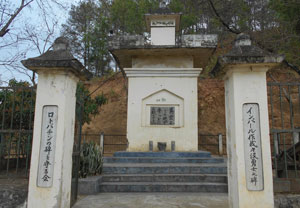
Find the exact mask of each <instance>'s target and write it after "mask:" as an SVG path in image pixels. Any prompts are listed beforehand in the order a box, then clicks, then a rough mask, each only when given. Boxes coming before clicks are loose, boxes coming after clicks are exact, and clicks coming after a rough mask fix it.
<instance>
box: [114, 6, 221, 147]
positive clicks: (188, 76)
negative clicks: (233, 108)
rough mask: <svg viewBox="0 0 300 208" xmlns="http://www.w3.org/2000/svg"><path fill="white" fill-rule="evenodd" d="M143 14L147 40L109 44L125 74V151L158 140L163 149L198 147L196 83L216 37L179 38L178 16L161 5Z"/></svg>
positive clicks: (129, 38) (155, 143)
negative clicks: (126, 87) (126, 89)
mask: <svg viewBox="0 0 300 208" xmlns="http://www.w3.org/2000/svg"><path fill="white" fill-rule="evenodd" d="M166 4H167V2H166ZM145 17H146V24H147V29H148V32H150V35H151V41H150V42H147V41H145V40H144V38H143V37H142V36H123V37H119V38H118V37H115V38H114V39H113V41H111V42H110V52H111V53H112V54H113V56H114V57H115V58H116V60H118V62H119V65H120V66H121V68H122V69H123V70H124V72H125V73H126V76H127V77H128V113H127V139H128V142H129V146H128V151H149V150H150V151H151V150H153V151H158V143H166V151H171V150H173V151H198V109H197V108H198V96H197V91H198V89H197V81H198V76H199V74H200V72H201V70H202V67H204V66H205V65H206V63H207V60H208V58H209V57H210V55H211V54H212V52H213V50H214V48H215V47H216V44H217V36H216V35H183V36H182V37H181V40H179V39H180V38H179V35H177V32H178V31H179V25H180V17H181V15H180V14H177V13H172V12H170V11H169V9H168V8H167V7H165V6H164V7H161V8H159V9H158V11H156V12H154V13H153V14H146V15H145ZM178 38H179V39H178ZM149 144H152V145H153V146H152V145H149ZM152 147H153V149H152ZM172 147H173V148H172Z"/></svg>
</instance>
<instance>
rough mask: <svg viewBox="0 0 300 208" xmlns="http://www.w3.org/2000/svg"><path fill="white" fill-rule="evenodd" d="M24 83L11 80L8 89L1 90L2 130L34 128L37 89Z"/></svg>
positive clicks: (0, 112)
mask: <svg viewBox="0 0 300 208" xmlns="http://www.w3.org/2000/svg"><path fill="white" fill-rule="evenodd" d="M29 86H30V84H29V83H28V82H24V81H19V82H18V81H16V80H15V79H11V80H10V81H9V84H8V88H3V89H0V128H2V129H22V130H29V129H32V128H33V119H34V106H35V96H36V93H35V89H33V88H31V87H29Z"/></svg>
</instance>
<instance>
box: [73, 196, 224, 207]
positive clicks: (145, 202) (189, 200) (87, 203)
mask: <svg viewBox="0 0 300 208" xmlns="http://www.w3.org/2000/svg"><path fill="white" fill-rule="evenodd" d="M81 207H84V208H89V207H91V208H97V207H101V208H121V207H122V208H141V207H143V208H155V207H163V208H175V207H176V208H179V207H182V208H216V207H218V208H227V207H228V204H227V194H214V196H213V197H212V195H211V194H199V193H147V194H141V193H118V194H116V193H104V194H103V193H102V194H98V195H93V196H88V197H85V198H83V199H82V200H80V201H78V202H77V203H76V204H75V206H73V208H81Z"/></svg>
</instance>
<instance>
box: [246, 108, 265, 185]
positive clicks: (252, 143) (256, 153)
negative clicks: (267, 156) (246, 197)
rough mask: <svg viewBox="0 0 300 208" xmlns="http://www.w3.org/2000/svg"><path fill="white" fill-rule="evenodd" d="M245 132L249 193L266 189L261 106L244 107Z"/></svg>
mask: <svg viewBox="0 0 300 208" xmlns="http://www.w3.org/2000/svg"><path fill="white" fill-rule="evenodd" d="M243 130H244V152H245V168H246V170H245V171H246V181H247V188H248V190H249V191H261V190H263V189H264V178H263V166H262V153H261V149H262V148H261V132H260V115H259V105H258V104H256V103H247V104H244V105H243Z"/></svg>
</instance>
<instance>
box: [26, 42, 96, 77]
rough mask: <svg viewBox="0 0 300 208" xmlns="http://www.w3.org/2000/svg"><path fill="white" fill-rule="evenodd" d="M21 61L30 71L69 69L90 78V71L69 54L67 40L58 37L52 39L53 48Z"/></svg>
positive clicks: (80, 75)
mask: <svg viewBox="0 0 300 208" xmlns="http://www.w3.org/2000/svg"><path fill="white" fill-rule="evenodd" d="M21 63H22V64H23V65H24V66H25V67H26V68H28V69H30V70H32V71H36V72H37V71H39V70H45V69H47V68H49V69H60V70H70V71H72V72H73V73H74V74H75V75H77V76H78V77H80V78H81V79H89V78H91V76H92V75H91V73H90V72H88V71H87V70H86V69H85V68H84V66H83V65H82V64H81V63H80V62H79V61H78V60H77V59H76V58H74V56H73V55H72V54H71V52H70V51H69V50H68V41H67V40H66V39H65V38H63V37H59V38H57V39H56V40H55V41H54V44H53V50H50V51H47V52H45V53H43V54H42V55H40V56H38V57H34V58H29V59H27V60H23V61H21Z"/></svg>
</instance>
